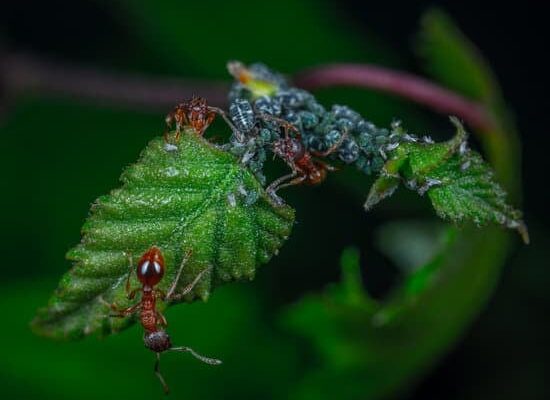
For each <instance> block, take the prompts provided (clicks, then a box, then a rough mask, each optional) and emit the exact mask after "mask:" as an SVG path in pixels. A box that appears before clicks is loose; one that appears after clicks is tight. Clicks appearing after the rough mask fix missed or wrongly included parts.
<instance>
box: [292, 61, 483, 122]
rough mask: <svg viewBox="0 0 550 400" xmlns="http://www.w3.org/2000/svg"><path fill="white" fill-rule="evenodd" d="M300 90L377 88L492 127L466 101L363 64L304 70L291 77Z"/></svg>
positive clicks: (478, 106) (477, 106)
mask: <svg viewBox="0 0 550 400" xmlns="http://www.w3.org/2000/svg"><path fill="white" fill-rule="evenodd" d="M294 83H295V84H296V85H297V86H299V87H302V88H304V89H308V90H311V89H318V88H323V87H330V86H354V87H365V88H369V89H378V90H380V91H383V92H387V93H391V94H394V95H397V96H399V97H402V98H405V99H409V100H412V101H414V102H416V103H419V104H423V105H425V106H427V107H429V108H431V109H433V110H435V111H438V112H441V113H444V114H451V115H456V116H458V117H460V118H462V119H463V120H464V121H465V122H466V123H467V124H469V125H470V126H472V127H474V128H478V129H481V130H489V129H491V127H493V126H494V124H493V120H492V118H491V117H490V115H489V114H488V113H487V110H486V109H485V107H484V106H483V105H482V104H479V103H477V102H475V101H471V100H468V99H466V98H464V97H462V96H460V95H458V94H456V93H454V92H452V91H450V90H448V89H445V88H443V87H441V86H438V85H436V84H434V83H432V82H430V81H428V80H426V79H423V78H420V77H418V76H414V75H411V74H408V73H404V72H398V71H392V70H389V69H386V68H382V67H376V66H372V65H366V64H329V65H323V66H320V67H317V68H312V69H308V70H305V71H303V72H301V73H299V74H297V75H296V76H295V77H294Z"/></svg>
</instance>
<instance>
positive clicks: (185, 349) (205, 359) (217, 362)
mask: <svg viewBox="0 0 550 400" xmlns="http://www.w3.org/2000/svg"><path fill="white" fill-rule="evenodd" d="M168 351H180V352H182V353H183V352H188V353H191V355H192V356H193V357H195V358H196V359H198V360H200V361H202V362H203V363H206V364H210V365H220V364H221V363H222V361H221V360H218V359H217V358H208V357H205V356H201V355H200V354H199V353H197V352H196V351H195V350H193V349H192V348H190V347H185V346H181V347H172V348H170V349H168Z"/></svg>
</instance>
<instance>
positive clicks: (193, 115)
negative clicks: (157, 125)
mask: <svg viewBox="0 0 550 400" xmlns="http://www.w3.org/2000/svg"><path fill="white" fill-rule="evenodd" d="M216 115H220V116H221V117H222V118H223V119H224V121H225V122H226V123H227V124H228V125H229V127H230V128H231V129H232V130H233V132H238V131H237V129H236V128H235V126H234V125H233V123H232V122H231V120H230V119H229V118H228V117H227V114H226V113H225V111H223V110H222V109H221V108H218V107H212V106H209V105H208V103H207V102H206V99H204V98H203V97H197V96H193V97H192V98H191V100H187V101H184V102H183V103H180V104H178V105H177V106H175V107H174V109H173V110H172V111H171V112H170V113H168V115H167V116H166V125H167V126H168V128H169V129H172V125H174V123H175V125H176V136H175V140H176V141H178V140H179V138H180V135H181V131H182V128H183V127H190V128H191V129H192V130H193V131H194V132H195V133H196V134H197V135H199V136H202V135H203V134H204V131H205V130H206V128H208V126H210V124H211V123H212V121H214V119H215V118H216ZM165 138H166V135H165Z"/></svg>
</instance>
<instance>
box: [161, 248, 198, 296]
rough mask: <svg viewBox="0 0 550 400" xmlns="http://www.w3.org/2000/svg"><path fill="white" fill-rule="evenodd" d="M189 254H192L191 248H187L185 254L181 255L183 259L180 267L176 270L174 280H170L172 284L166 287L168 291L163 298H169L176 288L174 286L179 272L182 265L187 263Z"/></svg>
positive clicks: (176, 283)
mask: <svg viewBox="0 0 550 400" xmlns="http://www.w3.org/2000/svg"><path fill="white" fill-rule="evenodd" d="M191 254H193V250H189V251H188V252H187V253H185V255H184V256H183V259H182V260H181V264H180V269H179V270H178V273H177V274H176V278H175V279H174V282H172V285H170V288H169V289H168V293H166V295H165V296H164V298H165V299H169V298H170V297H172V295H173V294H174V291H175V290H176V286H177V285H178V281H179V280H180V277H181V272H182V271H183V267H184V266H185V264H187V261H189V258H190V257H191Z"/></svg>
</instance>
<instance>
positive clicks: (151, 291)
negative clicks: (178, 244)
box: [106, 246, 222, 394]
mask: <svg viewBox="0 0 550 400" xmlns="http://www.w3.org/2000/svg"><path fill="white" fill-rule="evenodd" d="M190 256H191V252H188V253H187V254H186V255H185V256H184V258H183V260H182V262H181V266H180V269H179V271H178V273H177V275H176V278H175V279H174V282H172V285H171V286H170V288H169V289H168V292H167V293H164V292H163V291H162V290H160V289H156V288H155V286H156V285H157V284H158V283H159V282H160V280H161V279H162V277H163V276H164V257H163V256H162V253H161V251H160V249H159V248H158V247H156V246H153V247H151V248H150V249H149V250H147V251H146V252H145V253H144V254H143V255H142V256H141V258H140V260H139V262H138V264H137V268H136V270H135V271H136V275H137V278H138V279H139V281H140V282H141V287H138V288H135V289H131V287H130V277H131V275H132V270H133V266H132V258H131V257H130V271H129V272H128V278H127V279H126V295H127V297H128V299H129V300H132V299H134V298H135V296H136V294H137V293H138V292H141V300H140V301H139V302H137V303H136V304H134V305H132V306H130V307H127V308H119V307H118V306H117V305H116V304H114V303H113V304H109V303H106V304H107V305H108V306H109V307H110V308H111V310H113V311H114V314H111V317H120V318H124V317H127V316H129V315H133V314H135V313H139V319H140V322H141V325H142V326H143V329H144V330H145V334H144V335H143V342H144V343H145V347H147V348H148V349H149V350H151V351H154V352H155V353H156V355H157V361H156V363H155V374H156V375H157V377H158V378H159V380H160V382H161V384H162V387H163V389H164V392H165V393H166V394H168V393H169V389H168V386H167V385H166V382H165V381H164V378H163V377H162V375H161V373H160V369H159V364H160V354H161V353H163V352H165V351H181V352H189V353H191V354H192V355H193V356H194V357H195V358H197V359H199V360H201V361H202V362H204V363H207V364H210V365H219V364H221V363H222V362H221V361H220V360H217V359H214V358H208V357H204V356H201V355H200V354H198V353H196V352H195V351H194V350H193V349H191V348H189V347H184V346H182V347H172V342H171V340H170V336H168V334H167V333H166V331H165V330H164V327H166V326H167V325H168V322H167V321H166V318H165V317H164V315H162V314H161V312H160V311H158V310H157V309H156V301H157V299H160V300H163V301H166V302H169V301H170V302H171V301H176V300H179V299H181V298H182V297H183V296H185V295H186V294H188V293H189V292H190V291H191V290H192V289H193V288H194V287H195V285H196V284H197V282H198V281H199V280H200V279H201V278H202V276H203V275H204V274H205V273H206V272H207V271H208V270H209V269H205V270H203V271H201V272H200V273H199V274H198V275H197V276H196V277H195V279H194V280H193V282H191V283H190V284H189V285H187V286H186V287H185V288H183V290H182V291H181V292H180V293H175V290H176V286H177V283H178V281H179V279H180V276H181V272H182V270H183V266H184V265H185V263H186V262H187V260H188V259H189V257H190Z"/></svg>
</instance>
